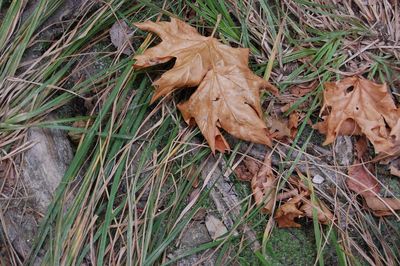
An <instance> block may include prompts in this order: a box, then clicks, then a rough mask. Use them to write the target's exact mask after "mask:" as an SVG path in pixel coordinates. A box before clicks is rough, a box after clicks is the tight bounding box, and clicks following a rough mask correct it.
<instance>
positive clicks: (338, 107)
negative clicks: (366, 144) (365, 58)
mask: <svg viewBox="0 0 400 266" xmlns="http://www.w3.org/2000/svg"><path fill="white" fill-rule="evenodd" d="M324 86H325V90H324V104H323V108H322V110H321V112H323V111H324V110H327V109H331V110H330V112H329V114H328V115H327V116H325V117H323V118H324V121H323V122H320V123H318V124H317V125H315V128H317V129H318V130H319V131H320V132H321V133H324V134H326V140H325V142H324V145H326V144H330V143H332V142H333V141H334V140H335V138H336V136H337V135H340V134H343V135H344V134H345V135H356V134H360V133H362V134H364V135H365V136H366V137H367V138H368V139H369V140H370V141H371V143H372V144H373V145H374V148H375V151H376V152H377V153H379V152H384V153H388V152H393V151H392V150H393V148H394V144H393V141H392V138H393V137H392V138H390V137H391V136H399V134H398V132H397V131H396V132H393V129H394V128H395V126H396V125H400V123H399V114H398V110H397V108H396V106H395V104H394V102H393V100H392V98H391V96H390V94H389V93H388V91H387V86H386V84H382V85H380V84H376V83H374V82H372V81H369V80H366V79H363V78H362V77H349V78H345V79H343V80H341V81H338V82H327V83H325V84H324ZM399 129H400V126H399ZM398 131H399V132H400V130H398ZM398 139H400V137H399V138H398Z"/></svg>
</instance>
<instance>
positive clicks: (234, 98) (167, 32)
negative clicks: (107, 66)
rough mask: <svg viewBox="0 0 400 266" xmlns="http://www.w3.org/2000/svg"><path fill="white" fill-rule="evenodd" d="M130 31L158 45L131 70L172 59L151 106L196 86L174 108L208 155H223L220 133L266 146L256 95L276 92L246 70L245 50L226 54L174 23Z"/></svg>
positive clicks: (151, 24)
mask: <svg viewBox="0 0 400 266" xmlns="http://www.w3.org/2000/svg"><path fill="white" fill-rule="evenodd" d="M136 26H137V27H138V28H140V29H142V30H146V31H151V32H154V33H156V34H157V35H158V36H160V37H161V39H162V42H161V43H160V44H158V45H157V46H155V47H152V48H150V49H147V50H146V51H145V52H144V53H143V54H142V55H138V56H135V59H136V63H135V65H134V67H135V68H144V67H148V66H153V65H157V64H161V63H165V62H167V61H169V60H171V59H173V58H175V59H176V61H175V64H174V67H173V68H172V69H170V70H168V71H167V72H165V73H164V74H163V75H162V76H161V77H160V79H158V80H157V81H156V82H155V83H154V86H155V87H156V92H155V94H154V96H153V98H152V102H153V101H155V100H156V99H158V98H159V97H161V96H164V95H167V94H169V93H171V92H173V91H175V90H176V89H179V88H184V87H195V86H198V88H197V90H196V92H195V93H194V94H193V95H192V96H191V97H190V99H189V100H188V101H187V102H185V103H183V104H180V105H179V106H178V108H179V110H180V111H181V112H182V114H183V117H184V119H185V121H186V122H187V123H190V124H193V123H194V122H195V123H196V124H197V125H198V126H199V128H200V130H201V132H202V134H203V135H204V137H205V138H206V140H207V142H208V143H209V145H210V148H211V150H212V151H213V152H215V150H218V151H221V152H224V151H225V150H229V145H228V143H227V142H226V140H225V139H224V137H223V136H222V134H221V132H220V128H223V129H224V130H225V131H227V132H228V133H230V134H231V135H233V136H235V137H237V138H240V139H243V140H248V141H252V142H256V143H262V144H267V145H271V138H270V137H269V132H268V130H267V128H266V126H265V123H264V121H263V119H262V111H261V106H260V97H259V90H260V89H268V90H269V91H271V92H273V93H277V89H276V88H275V87H274V86H272V85H271V84H269V83H268V82H267V81H265V80H264V79H262V78H260V77H258V76H256V75H255V74H253V72H252V71H251V70H250V69H249V67H248V57H249V50H248V49H244V48H232V47H230V46H227V45H224V44H222V43H220V42H219V41H218V40H217V39H215V38H213V37H204V36H201V35H200V34H199V33H198V32H197V30H196V29H195V28H193V27H191V26H189V25H188V24H186V23H184V22H183V21H181V20H178V19H175V18H171V21H170V22H157V23H154V22H151V21H147V22H144V23H138V24H136Z"/></svg>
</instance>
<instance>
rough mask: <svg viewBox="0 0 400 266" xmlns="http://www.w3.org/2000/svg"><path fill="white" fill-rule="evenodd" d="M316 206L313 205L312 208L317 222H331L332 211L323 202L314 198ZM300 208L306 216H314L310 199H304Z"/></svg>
mask: <svg viewBox="0 0 400 266" xmlns="http://www.w3.org/2000/svg"><path fill="white" fill-rule="evenodd" d="M315 205H316V206H314V208H315V209H316V211H317V219H318V222H319V223H321V224H329V222H331V221H332V220H333V214H332V212H331V211H330V210H329V208H328V207H327V206H326V205H325V203H323V202H322V201H320V200H318V199H317V200H316V204H315ZM300 210H301V211H302V212H304V215H305V216H307V217H308V218H311V219H313V218H314V214H313V205H312V204H311V201H309V200H307V201H305V200H304V203H303V205H302V206H301V207H300Z"/></svg>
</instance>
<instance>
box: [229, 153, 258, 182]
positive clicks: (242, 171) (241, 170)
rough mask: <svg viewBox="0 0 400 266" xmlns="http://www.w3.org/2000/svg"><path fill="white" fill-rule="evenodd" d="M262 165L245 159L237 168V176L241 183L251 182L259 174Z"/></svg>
mask: <svg viewBox="0 0 400 266" xmlns="http://www.w3.org/2000/svg"><path fill="white" fill-rule="evenodd" d="M259 169H260V165H259V164H258V163H257V162H256V161H255V160H254V159H251V158H245V159H244V160H243V162H242V163H241V164H239V165H238V166H237V167H236V168H235V175H236V177H237V178H238V179H239V180H241V181H250V180H251V179H252V178H253V176H254V175H256V174H257V173H258V170H259Z"/></svg>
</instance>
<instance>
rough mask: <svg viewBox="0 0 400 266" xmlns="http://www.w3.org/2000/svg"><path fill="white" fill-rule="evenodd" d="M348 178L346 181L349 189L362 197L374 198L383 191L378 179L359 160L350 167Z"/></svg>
mask: <svg viewBox="0 0 400 266" xmlns="http://www.w3.org/2000/svg"><path fill="white" fill-rule="evenodd" d="M371 170H372V169H371ZM348 176H349V177H348V178H347V179H346V183H347V186H348V188H349V189H351V190H352V191H354V192H356V193H358V194H360V195H363V196H374V195H376V194H377V193H379V191H380V190H381V187H380V185H379V182H378V180H377V179H376V177H375V176H374V175H373V174H372V173H371V171H370V170H368V169H367V168H366V166H365V165H363V164H361V163H360V161H358V160H356V161H355V163H354V165H351V166H349V169H348Z"/></svg>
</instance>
